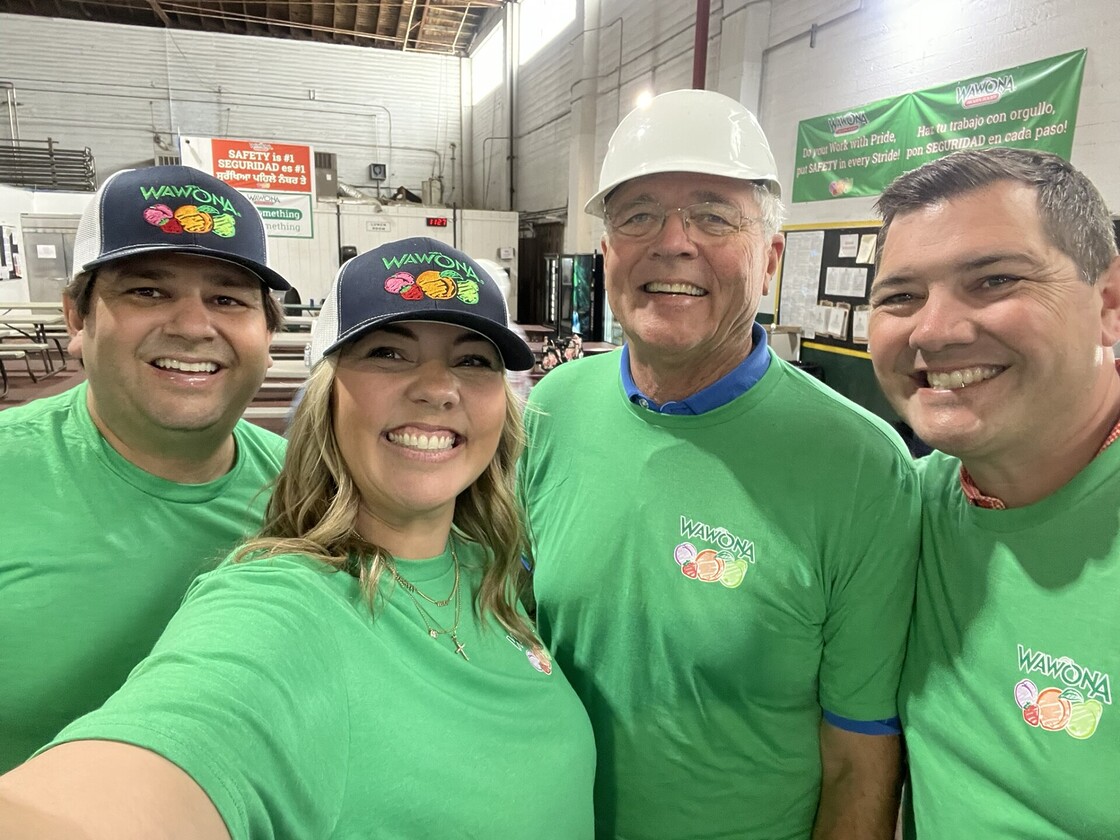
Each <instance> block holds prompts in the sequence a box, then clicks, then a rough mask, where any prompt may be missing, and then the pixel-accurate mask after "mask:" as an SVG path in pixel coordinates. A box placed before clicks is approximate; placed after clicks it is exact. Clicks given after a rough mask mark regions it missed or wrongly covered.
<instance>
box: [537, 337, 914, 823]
mask: <svg viewBox="0 0 1120 840" xmlns="http://www.w3.org/2000/svg"><path fill="white" fill-rule="evenodd" d="M526 417H527V423H528V425H529V430H530V443H529V447H528V449H527V451H526V454H525V457H524V460H523V463H522V465H521V467H522V470H521V474H520V481H521V488H522V493H523V495H524V497H525V499H526V501H527V508H528V514H529V522H530V529H531V532H532V539H533V546H534V555H535V559H536V563H537V566H536V570H535V574H534V589H535V593H536V597H537V601H538V610H539V612H538V619H539V621H540V626H541V634H542V637H543V638H544V640H545V642H546V643H548V644H549V646H550V647H551V649H552V650H553V652H554V654H555V655H556V658H557V660H558V661H559V663H560V664H561V666H562V667H563V668H564V671H565V673H566V674H567V675H568V678H569V679H570V680H571V681H572V685H573V686H574V687H575V689H576V691H577V693H578V694H579V695H580V697H581V699H582V700H583V702H584V704H585V705H586V707H587V709H588V712H589V713H590V716H591V721H592V725H593V726H594V728H595V736H596V743H597V747H598V751H599V765H598V771H597V776H596V800H595V809H596V823H597V834H598V835H599V836H601V837H620V838H628V840H630V838H667V840H668V839H669V838H672V840H679V838H682V837H688V838H701V837H712V838H715V837H721V838H724V837H765V838H772V839H773V840H779V838H791V839H792V838H801V839H802V840H803V838H806V837H808V836H809V833H810V830H811V826H812V823H813V818H814V815H815V812H816V808H817V802H818V797H819V785H820V774H821V769H820V752H819V727H820V723H821V716H822V707H823V709H825V710H827V711H829V712H831V713H833V714H835V715H838V716H841V717H844V718H848V719H850V720H854V721H876V720H881V719H888V718H892V717H894V716H895V714H896V707H895V694H896V691H897V689H898V672H899V668H900V667H901V663H902V653H903V646H904V643H905V635H906V629H907V626H908V624H909V621H910V613H911V605H912V599H913V585H914V568H915V564H916V561H917V550H918V544H917V543H918V528H919V522H918V517H919V504H918V487H917V478H916V475H915V471H914V468H913V466H912V464H911V462H910V459H909V456H908V455H907V453H906V451H905V450H904V448H903V447H902V445H901V442H900V441H899V440H898V438H897V436H896V435H895V434H894V433H893V432H892V431H891V430H890V428H889V427H888V426H887V425H886V424H885V423H883V422H882V421H880V420H878V419H877V418H875V417H873V416H871V415H870V414H868V413H867V412H864V411H863V410H861V409H859V408H857V407H855V406H853V405H852V404H850V403H848V402H847V401H846V400H844V399H843V398H841V397H839V396H838V395H836V394H835V393H833V392H831V391H829V390H828V389H827V388H825V387H824V386H822V385H820V384H819V383H818V382H817V381H816V380H814V379H812V378H810V377H808V376H805V375H803V374H802V373H800V372H799V371H796V370H794V369H793V368H791V367H789V366H788V365H786V364H785V363H783V362H782V361H781V360H780V359H778V358H777V357H776V356H772V358H771V360H770V365H769V369H768V370H767V372H766V374H765V375H764V376H763V378H762V379H761V380H760V381H759V382H758V383H757V384H756V385H754V386H753V387H752V388H751V389H750V390H748V391H747V392H746V393H745V394H743V395H742V396H740V397H738V398H736V399H735V400H733V401H731V402H730V403H728V404H727V405H724V406H722V407H720V408H717V409H715V410H713V411H710V412H707V413H705V414H701V415H698V416H669V415H662V414H657V413H655V412H652V411H649V410H646V409H643V408H639V407H638V406H636V405H633V404H632V403H630V402H629V401H628V400H627V398H626V396H625V394H624V392H623V390H622V386H621V381H620V374H619V360H618V355H617V354H612V355H609V356H599V357H595V358H588V359H583V360H580V361H577V362H573V363H571V364H567V365H563V366H562V367H560V368H558V369H557V370H555V371H552V372H551V373H549V375H548V376H547V377H545V378H544V379H543V380H542V381H541V382H540V383H539V384H538V385H537V386H536V387H535V388H534V389H533V392H532V394H531V397H530V408H529V409H528V411H527V414H526Z"/></svg>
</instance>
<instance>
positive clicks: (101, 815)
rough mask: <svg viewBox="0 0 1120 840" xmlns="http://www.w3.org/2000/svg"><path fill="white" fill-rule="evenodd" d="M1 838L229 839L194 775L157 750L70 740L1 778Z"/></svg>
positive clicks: (34, 839)
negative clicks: (189, 774)
mask: <svg viewBox="0 0 1120 840" xmlns="http://www.w3.org/2000/svg"><path fill="white" fill-rule="evenodd" d="M0 837H4V838H6V840H230V836H229V832H228V831H227V830H226V826H225V823H224V822H223V821H222V818H221V816H219V814H218V810H217V809H216V808H215V807H214V805H213V803H211V801H210V799H209V797H207V795H206V794H205V793H204V792H203V790H202V788H200V787H199V786H198V785H197V784H196V783H195V781H194V780H193V779H192V778H191V777H190V776H188V775H187V774H186V773H184V772H183V771H182V770H180V769H179V768H178V767H176V766H175V765H174V764H172V763H171V762H170V761H168V760H167V759H165V758H163V757H162V756H159V755H157V754H156V753H154V752H150V751H149V750H145V749H142V748H140V747H135V746H132V745H131V744H123V743H118V742H115V741H72V742H70V743H66V744H61V745H59V746H57V747H54V748H52V749H50V750H47V751H46V752H45V753H43V754H42V755H39V756H36V757H35V758H33V759H31V760H30V761H28V762H27V763H25V764H23V765H21V766H19V767H17V768H16V769H14V770H12V771H11V772H10V773H7V774H6V775H4V776H3V777H0Z"/></svg>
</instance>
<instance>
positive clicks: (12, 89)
mask: <svg viewBox="0 0 1120 840" xmlns="http://www.w3.org/2000/svg"><path fill="white" fill-rule="evenodd" d="M0 87H2V88H4V95H5V97H6V98H7V103H8V131H9V132H10V137H11V139H12V143H14V144H15V143H19V115H18V114H16V106H17V105H18V104H19V102H18V101H17V99H16V86H15V84H14V83H12V82H0Z"/></svg>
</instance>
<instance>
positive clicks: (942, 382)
mask: <svg viewBox="0 0 1120 840" xmlns="http://www.w3.org/2000/svg"><path fill="white" fill-rule="evenodd" d="M1002 371H1003V368H1001V367H994V366H992V365H978V366H976V367H970V368H961V369H960V370H950V371H939V372H934V371H932V370H927V371H926V381H927V382H929V387H931V388H936V389H938V390H941V391H952V390H955V389H957V388H963V387H964V386H966V385H972V384H973V383H974V382H983V381H984V380H985V379H991V378H992V377H993V376H996V375H997V374H999V373H1000V372H1002Z"/></svg>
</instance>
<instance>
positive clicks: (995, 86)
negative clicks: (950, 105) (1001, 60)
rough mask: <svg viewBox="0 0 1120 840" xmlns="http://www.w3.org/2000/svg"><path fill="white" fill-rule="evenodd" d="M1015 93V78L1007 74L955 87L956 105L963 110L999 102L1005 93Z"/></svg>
mask: <svg viewBox="0 0 1120 840" xmlns="http://www.w3.org/2000/svg"><path fill="white" fill-rule="evenodd" d="M1014 92H1015V77H1014V76H1012V75H1011V74H1010V73H1008V74H1007V75H1006V76H999V77H998V78H997V77H996V76H987V77H986V78H983V79H980V81H978V82H969V83H968V84H963V85H957V104H958V105H961V106H963V107H965V108H977V107H979V106H981V105H989V104H991V103H992V102H999V100H1000V98H1001V97H1002V96H1003V95H1004V94H1005V93H1014Z"/></svg>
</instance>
